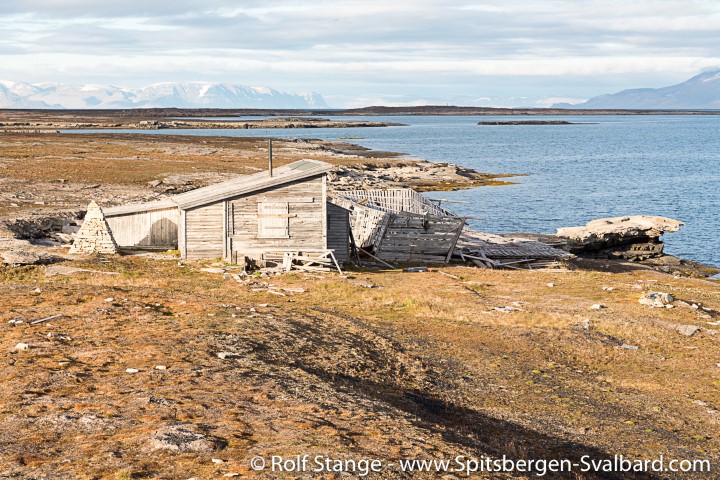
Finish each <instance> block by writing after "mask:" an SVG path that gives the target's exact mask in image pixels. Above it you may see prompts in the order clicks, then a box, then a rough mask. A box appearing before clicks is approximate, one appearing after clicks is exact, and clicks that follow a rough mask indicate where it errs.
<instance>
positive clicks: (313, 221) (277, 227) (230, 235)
mask: <svg viewBox="0 0 720 480" xmlns="http://www.w3.org/2000/svg"><path fill="white" fill-rule="evenodd" d="M331 168H332V166H331V165H329V164H327V163H324V162H319V161H315V160H300V161H297V162H294V163H291V164H289V165H285V166H283V167H278V168H275V169H273V171H272V174H271V173H270V172H269V171H265V172H260V173H257V174H254V175H247V176H243V177H240V178H237V179H234V180H230V181H227V182H223V183H219V184H216V185H210V186H207V187H203V188H198V189H196V190H191V191H189V192H186V193H182V194H179V195H175V196H173V197H170V198H168V199H165V200H160V201H156V202H149V203H143V204H137V205H125V206H120V207H114V208H108V209H106V210H105V218H106V220H107V222H108V225H109V226H110V229H111V231H112V233H113V236H114V237H115V239H116V241H117V243H118V245H120V246H121V247H156V248H177V249H178V250H180V254H181V256H182V258H186V259H204V258H223V259H225V260H226V261H229V262H233V263H237V262H240V261H242V260H244V258H245V257H246V256H247V257H251V258H255V259H263V258H266V257H269V256H277V255H278V254H283V253H285V252H302V253H303V254H316V253H323V252H326V251H328V250H333V252H334V255H335V257H336V258H337V260H338V261H339V262H344V261H347V260H348V259H349V231H348V229H349V220H348V215H349V212H348V211H347V210H345V209H343V208H340V207H337V206H328V202H327V178H326V177H327V175H326V174H327V172H328V171H329V170H330V169H331ZM343 225H347V227H344V226H343Z"/></svg>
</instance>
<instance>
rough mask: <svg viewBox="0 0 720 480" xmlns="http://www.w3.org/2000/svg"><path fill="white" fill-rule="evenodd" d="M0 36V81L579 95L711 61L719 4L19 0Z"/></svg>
mask: <svg viewBox="0 0 720 480" xmlns="http://www.w3.org/2000/svg"><path fill="white" fill-rule="evenodd" d="M238 5H241V6H238ZM0 36H2V38H3V39H4V40H3V42H2V44H0V64H1V65H2V66H3V70H2V73H3V76H4V77H7V78H14V79H17V80H21V81H29V82H40V81H66V82H73V83H87V82H96V83H115V84H123V85H135V86H137V85H141V84H147V83H152V82H159V81H187V80H210V81H229V82H239V83H243V84H256V85H269V86H272V87H276V88H280V89H286V90H291V91H297V90H300V89H303V90H318V91H320V92H322V93H326V94H328V95H358V96H361V95H365V96H368V98H376V97H377V96H378V95H384V96H388V95H402V94H409V93H411V94H413V95H416V96H417V97H420V98H422V97H433V98H434V96H437V95H438V94H439V93H442V92H443V91H452V92H455V93H456V92H461V93H463V94H467V95H471V96H475V97H480V96H483V95H487V96H490V97H493V98H495V97H497V96H501V97H509V96H511V95H513V94H525V93H528V94H531V95H535V96H537V97H538V98H541V97H543V96H575V97H587V96H592V95H595V94H599V93H606V92H607V90H606V89H608V88H615V87H616V86H617V87H620V88H623V87H637V86H651V87H652V86H662V85H665V84H668V83H673V82H675V81H680V80H683V79H685V78H686V77H688V76H689V75H691V74H694V73H696V72H698V71H699V70H701V69H703V68H707V67H713V66H717V65H720V3H717V2H708V1H702V0H686V1H680V0H665V1H663V2H658V1H651V0H637V1H633V2H627V1H618V0H606V1H600V0H588V1H583V2H576V1H571V0H523V1H521V0H504V1H503V2H497V1H471V0H446V1H444V2H437V1H430V0H414V1H410V0H398V1H394V2H388V1H386V0H382V1H380V0H363V1H360V0H353V1H348V0H317V1H316V2H313V3H312V4H309V3H306V2H297V1H291V0H270V1H259V0H246V1H243V2H242V3H239V2H231V1H229V0H205V1H203V2H194V1H190V0H172V1H171V0H157V1H154V2H147V1H146V0H143V1H140V0H126V1H124V2H97V1H96V0H53V1H52V2H47V1H46V0H43V1H41V0H24V1H22V2H5V3H4V4H3V5H0ZM511 89H512V91H511Z"/></svg>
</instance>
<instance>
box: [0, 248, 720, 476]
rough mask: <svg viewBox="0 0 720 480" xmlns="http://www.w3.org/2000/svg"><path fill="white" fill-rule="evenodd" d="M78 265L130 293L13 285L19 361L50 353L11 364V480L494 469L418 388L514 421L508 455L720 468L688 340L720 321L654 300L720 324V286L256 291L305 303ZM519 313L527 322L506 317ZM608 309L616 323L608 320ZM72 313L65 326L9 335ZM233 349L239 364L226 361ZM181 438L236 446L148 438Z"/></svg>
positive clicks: (430, 280) (4, 411)
mask: <svg viewBox="0 0 720 480" xmlns="http://www.w3.org/2000/svg"><path fill="white" fill-rule="evenodd" d="M80 266H85V267H87V268H92V269H99V270H111V271H116V272H120V275H114V276H106V275H94V274H79V275H75V276H72V277H51V278H46V277H45V276H44V274H43V267H25V268H20V269H10V268H9V267H0V269H1V270H0V272H1V273H2V281H1V282H0V298H2V299H3V306H4V308H3V310H2V312H0V331H1V332H2V335H1V337H0V338H2V343H1V345H2V348H3V349H4V350H5V351H9V350H10V349H11V348H12V346H13V345H15V344H16V343H18V342H21V341H24V342H27V343H30V344H31V345H34V346H36V347H37V348H33V349H31V350H29V351H27V352H21V353H11V354H6V355H5V357H4V359H3V360H0V383H1V384H2V386H3V387H2V389H1V390H0V420H2V422H1V423H0V438H4V439H6V441H9V442H10V443H9V444H8V443H5V447H4V448H3V450H2V451H3V453H2V454H1V455H0V475H2V474H5V473H8V474H9V472H23V474H31V473H32V474H41V473H42V472H45V473H47V472H54V474H55V475H56V477H54V478H85V477H86V476H87V477H88V478H89V477H102V478H148V477H152V478H187V477H189V476H198V477H201V478H208V477H212V476H214V475H220V474H223V473H228V472H237V473H241V474H243V475H245V474H250V473H251V472H249V471H248V469H247V461H248V460H249V458H251V457H252V456H253V455H256V454H263V455H270V454H279V453H287V454H291V453H293V454H294V453H305V452H309V453H312V452H324V453H336V454H338V455H341V454H342V455H351V456H353V455H354V456H368V455H369V456H376V457H378V458H398V457H401V456H412V455H414V456H419V457H421V458H422V457H427V458H429V457H433V456H449V455H452V454H456V453H458V452H465V453H467V454H474V455H478V454H479V451H478V450H477V447H474V446H472V445H475V443H474V440H473V441H470V438H477V435H480V436H482V434H481V433H477V432H476V433H468V434H467V437H465V436H463V435H461V436H460V437H459V438H458V437H453V436H447V435H446V433H447V430H448V429H450V430H453V429H454V428H456V427H452V426H451V424H450V423H448V424H444V422H450V421H451V420H450V419H451V416H450V414H449V413H448V414H443V415H442V416H441V417H438V418H435V417H433V416H432V414H430V413H422V412H423V410H412V411H411V410H407V409H406V407H407V406H406V405H405V403H406V402H407V397H406V395H407V394H400V396H399V397H398V396H397V395H398V394H399V393H398V392H400V391H405V392H415V393H413V395H424V396H427V397H428V398H435V399H437V400H438V401H441V402H443V404H444V405H447V406H448V407H447V408H452V409H453V410H454V411H455V412H456V413H454V414H453V415H462V416H465V417H467V418H475V419H476V420H475V421H479V422H489V421H502V422H510V424H512V425H514V426H513V427H512V428H509V427H508V428H509V429H508V430H507V435H508V437H507V438H506V439H505V440H504V441H506V442H512V441H514V440H517V438H522V436H523V435H545V436H546V437H547V438H549V439H560V440H564V441H573V442H577V444H579V445H584V446H586V447H587V448H595V449H598V451H604V452H609V453H622V454H624V455H627V456H634V457H637V458H645V457H652V456H655V455H658V454H661V453H664V454H665V455H668V456H673V455H675V456H680V457H683V458H684V457H688V456H689V457H693V456H695V457H706V456H710V457H712V458H715V457H717V452H718V451H720V439H718V437H717V436H716V435H715V434H714V433H713V432H715V431H716V430H717V422H718V412H717V411H718V408H719V407H720V368H718V367H716V366H715V364H716V363H717V362H718V361H720V360H719V359H720V347H719V345H718V337H717V336H715V335H712V334H711V333H710V332H709V331H707V332H700V333H697V334H696V335H695V336H693V337H684V336H682V335H680V334H678V333H677V332H676V331H675V330H674V328H673V326H674V325H677V324H695V325H701V326H702V325H704V324H705V323H704V322H706V321H708V320H705V319H702V318H700V314H699V313H698V311H696V310H694V309H691V308H688V307H678V308H675V309H672V310H665V309H660V310H658V309H651V308H650V307H645V306H642V305H640V304H639V303H638V302H637V300H638V298H639V296H640V294H641V293H642V291H643V290H647V289H648V288H652V289H653V290H661V291H668V292H671V293H673V294H674V295H676V296H677V297H678V298H680V299H682V300H687V301H692V302H701V303H702V304H703V305H704V306H707V307H709V308H712V309H720V293H719V292H718V289H717V285H716V284H713V283H712V282H709V281H705V280H694V279H676V278H673V277H671V276H668V275H663V274H659V273H655V272H651V271H638V272H633V273H627V274H609V273H597V272H572V273H563V274H560V273H543V272H499V271H484V270H477V269H471V268H462V267H456V268H452V273H454V274H455V275H458V276H460V277H461V279H460V280H454V279H452V278H449V277H446V276H443V275H441V274H439V273H403V272H386V273H369V272H354V273H352V275H353V276H354V277H356V278H357V279H363V280H367V281H369V282H372V283H374V284H377V285H379V288H375V289H366V288H363V287H360V286H357V285H355V284H353V283H351V282H350V281H347V280H343V279H341V278H338V277H337V275H330V276H328V277H327V278H325V279H317V278H314V277H305V276H304V275H302V274H292V275H286V276H283V277H277V278H272V279H260V280H259V281H260V282H262V281H269V282H271V283H273V284H275V285H276V286H277V287H282V286H295V287H297V286H302V287H303V288H305V289H306V292H305V293H303V294H289V295H288V296H287V297H278V296H274V295H270V294H268V293H264V292H253V291H252V290H251V287H252V285H250V286H243V285H241V284H238V283H237V282H235V281H234V280H232V279H229V278H228V279H223V278H222V277H221V276H220V275H212V274H207V273H203V272H200V271H198V270H199V267H200V266H201V265H198V264H189V265H187V266H180V265H178V264H177V261H176V260H165V261H159V260H147V259H144V258H139V257H124V258H114V259H112V260H111V261H110V263H107V264H106V263H101V262H98V261H95V260H92V259H88V261H87V262H86V263H85V264H81V265H80ZM638 280H657V282H654V283H650V282H639V281H638ZM548 282H552V283H555V284H556V286H555V287H553V288H551V287H547V286H546V284H547V283H548ZM637 285H640V286H641V288H642V289H643V290H638V289H636V288H633V286H637ZM257 286H258V285H255V287H257ZM605 286H613V287H615V288H616V290H614V291H611V292H608V291H603V290H602V287H605ZM36 288H39V289H40V293H35V292H34V290H35V289H36ZM111 297H112V299H113V300H112V301H106V299H108V298H111ZM512 302H520V303H518V304H517V305H519V308H521V311H518V312H513V313H503V312H498V311H495V310H492V308H493V307H497V306H504V305H510V304H512ZM593 303H603V304H605V305H606V306H607V307H608V308H607V309H603V310H589V307H590V306H591V305H592V304H593ZM264 304H268V305H267V306H260V305H264ZM250 308H255V310H256V311H255V312H251V311H250ZM55 313H63V314H64V315H65V317H63V318H61V319H58V320H55V321H52V322H50V323H47V324H40V325H37V326H29V325H28V324H27V323H25V324H22V325H19V326H16V327H13V326H11V325H9V324H8V323H7V322H8V320H10V319H13V318H22V319H24V320H26V322H27V321H28V320H32V319H35V318H41V317H44V316H47V315H52V314H55ZM584 319H590V320H591V326H592V327H591V330H589V331H586V330H584V329H583V328H582V326H581V324H582V321H583V320H584ZM48 334H52V335H50V336H48ZM65 337H69V338H70V339H64V338H65ZM621 343H626V344H629V345H635V346H638V350H637V351H631V350H627V349H624V348H622V347H620V346H619V345H620V344H621ZM218 351H234V352H237V354H238V355H239V357H238V359H237V360H224V361H223V360H220V359H219V358H217V357H216V356H215V353H217V352H218ZM66 362H67V363H66ZM158 364H162V365H166V366H168V370H167V371H165V372H161V371H157V370H153V367H154V366H155V365H158ZM126 368H138V369H140V370H141V372H140V373H138V374H134V375H133V374H126V373H125V369H126ZM361 385H364V386H361ZM370 385H374V386H372V387H371V386H370ZM397 389H401V390H397ZM151 398H154V399H159V400H154V401H150V400H149V399H151ZM413 408H420V407H413ZM457 412H463V413H462V414H460V413H457ZM78 419H81V420H78ZM431 419H432V420H431ZM491 419H496V420H491ZM174 421H182V422H188V423H190V424H193V425H204V426H206V427H207V428H210V431H212V434H213V435H217V436H219V437H222V438H226V439H228V442H229V446H228V448H227V450H224V451H221V452H216V453H213V454H197V453H171V452H163V451H154V452H148V451H147V449H146V444H147V439H148V437H149V436H150V435H151V433H152V432H153V431H154V430H155V429H157V428H159V427H160V426H162V425H165V424H167V423H168V422H174ZM203 428H205V427H203ZM516 429H517V430H516ZM513 432H515V433H513ZM518 432H519V433H518ZM522 432H525V433H522ZM529 432H534V433H529ZM417 438H420V439H424V440H423V441H421V440H416V439H417ZM452 438H455V440H452ZM553 441H555V440H553ZM413 451H414V452H415V453H414V454H413V453H411V452H413ZM210 457H220V458H223V459H226V460H228V462H227V463H225V464H222V465H216V464H212V463H211V462H210ZM65 460H69V462H67V461H65ZM715 460H719V459H718V458H715ZM113 476H116V477H113Z"/></svg>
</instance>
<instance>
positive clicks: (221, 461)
mask: <svg viewBox="0 0 720 480" xmlns="http://www.w3.org/2000/svg"><path fill="white" fill-rule="evenodd" d="M211 460H212V462H213V463H225V460H221V459H219V458H213V459H211Z"/></svg>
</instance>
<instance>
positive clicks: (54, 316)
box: [30, 313, 63, 325]
mask: <svg viewBox="0 0 720 480" xmlns="http://www.w3.org/2000/svg"><path fill="white" fill-rule="evenodd" d="M62 316H63V314H62V313H58V314H57V315H52V316H49V317H45V318H41V319H39V320H33V321H32V322H30V325H37V324H38V323H44V322H48V321H50V320H53V319H55V318H60V317H62Z"/></svg>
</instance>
